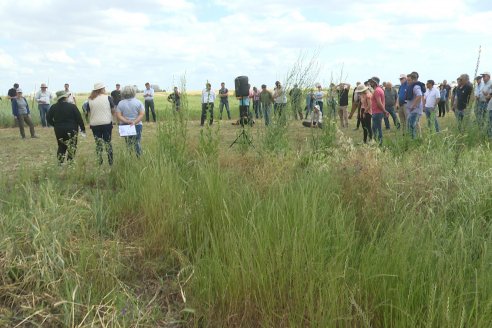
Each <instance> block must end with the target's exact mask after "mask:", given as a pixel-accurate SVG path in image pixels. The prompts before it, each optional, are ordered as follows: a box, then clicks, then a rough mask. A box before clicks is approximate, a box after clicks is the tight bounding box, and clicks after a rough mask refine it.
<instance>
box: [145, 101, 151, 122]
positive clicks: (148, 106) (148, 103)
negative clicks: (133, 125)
mask: <svg viewBox="0 0 492 328" xmlns="http://www.w3.org/2000/svg"><path fill="white" fill-rule="evenodd" d="M149 108H150V102H149V101H148V100H145V122H148V121H149Z"/></svg>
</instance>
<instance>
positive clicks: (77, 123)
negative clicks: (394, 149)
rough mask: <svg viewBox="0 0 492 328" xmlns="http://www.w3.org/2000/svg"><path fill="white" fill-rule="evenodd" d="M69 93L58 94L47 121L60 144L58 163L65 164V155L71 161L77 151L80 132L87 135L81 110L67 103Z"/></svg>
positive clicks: (59, 92) (60, 92)
mask: <svg viewBox="0 0 492 328" xmlns="http://www.w3.org/2000/svg"><path fill="white" fill-rule="evenodd" d="M68 96H69V93H67V92H65V91H64V90H61V91H57V92H56V103H55V104H54V105H53V106H51V107H50V109H49V111H48V113H47V115H46V121H47V122H48V124H49V125H51V126H53V128H54V130H55V136H56V141H57V143H58V151H57V153H56V154H57V157H58V162H59V163H63V162H64V160H65V154H66V157H67V161H71V160H72V159H73V158H74V156H75V152H76V150H77V135H78V132H79V127H80V131H81V132H82V133H83V134H85V125H84V121H83V120H82V115H80V112H79V109H78V108H77V106H75V105H74V104H72V103H69V102H68V101H67V98H68Z"/></svg>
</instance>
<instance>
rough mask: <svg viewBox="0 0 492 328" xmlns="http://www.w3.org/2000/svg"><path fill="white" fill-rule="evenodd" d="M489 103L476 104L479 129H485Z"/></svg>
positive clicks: (478, 101)
mask: <svg viewBox="0 0 492 328" xmlns="http://www.w3.org/2000/svg"><path fill="white" fill-rule="evenodd" d="M486 115H487V102H486V101H480V100H477V102H476V103H475V117H476V119H477V124H478V126H479V127H483V126H484V124H485V122H486V119H487V116H486Z"/></svg>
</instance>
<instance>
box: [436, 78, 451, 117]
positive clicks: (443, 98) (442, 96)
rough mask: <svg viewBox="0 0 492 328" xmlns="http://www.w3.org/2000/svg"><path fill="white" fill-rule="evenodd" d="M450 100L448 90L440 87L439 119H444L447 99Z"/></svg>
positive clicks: (442, 86)
mask: <svg viewBox="0 0 492 328" xmlns="http://www.w3.org/2000/svg"><path fill="white" fill-rule="evenodd" d="M447 98H448V90H447V89H446V88H445V87H444V85H442V84H441V85H439V103H438V104H437V105H438V107H439V117H444V116H445V115H446V99H447Z"/></svg>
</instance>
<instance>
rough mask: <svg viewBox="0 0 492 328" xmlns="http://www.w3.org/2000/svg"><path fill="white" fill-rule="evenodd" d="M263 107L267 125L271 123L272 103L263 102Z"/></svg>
mask: <svg viewBox="0 0 492 328" xmlns="http://www.w3.org/2000/svg"><path fill="white" fill-rule="evenodd" d="M261 107H262V108H261V109H262V110H263V117H264V118H265V125H269V124H270V111H271V110H272V105H270V104H261Z"/></svg>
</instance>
